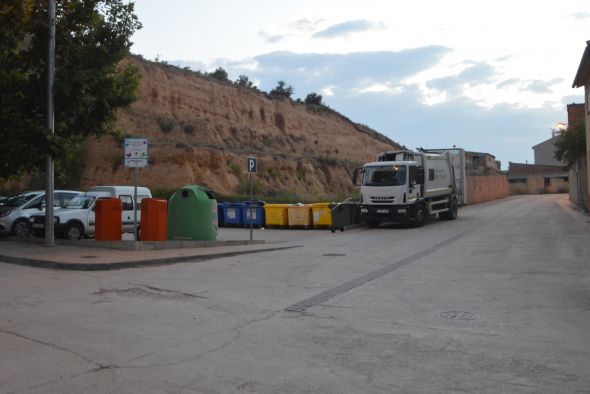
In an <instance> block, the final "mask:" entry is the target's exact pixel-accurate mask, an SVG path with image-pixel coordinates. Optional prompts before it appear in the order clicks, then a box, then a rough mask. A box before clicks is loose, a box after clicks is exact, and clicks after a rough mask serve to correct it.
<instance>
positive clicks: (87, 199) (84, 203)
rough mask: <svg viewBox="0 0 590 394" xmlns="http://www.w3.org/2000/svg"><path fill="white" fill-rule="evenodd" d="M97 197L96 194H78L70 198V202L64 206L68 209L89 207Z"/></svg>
mask: <svg viewBox="0 0 590 394" xmlns="http://www.w3.org/2000/svg"><path fill="white" fill-rule="evenodd" d="M95 198H96V197H94V196H76V197H74V198H72V199H71V200H70V202H69V203H67V204H66V206H64V208H68V209H87V208H89V207H90V205H92V202H93V201H94V199H95Z"/></svg>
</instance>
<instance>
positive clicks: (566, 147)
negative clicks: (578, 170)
mask: <svg viewBox="0 0 590 394" xmlns="http://www.w3.org/2000/svg"><path fill="white" fill-rule="evenodd" d="M585 155H586V125H585V123H584V122H577V123H576V124H574V125H568V128H567V130H565V131H564V132H563V133H561V135H560V136H559V137H558V138H557V141H555V158H556V159H557V160H559V161H563V162H565V163H566V166H567V168H568V169H569V168H571V167H572V166H573V165H574V164H575V163H576V161H577V160H578V159H579V158H581V157H583V156H585Z"/></svg>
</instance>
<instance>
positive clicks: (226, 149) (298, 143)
mask: <svg viewBox="0 0 590 394" xmlns="http://www.w3.org/2000/svg"><path fill="white" fill-rule="evenodd" d="M129 61H130V62H132V63H134V64H136V65H137V66H138V67H139V69H140V71H141V75H142V79H141V83H140V88H139V94H140V99H139V101H137V102H136V103H135V104H133V105H132V106H131V107H130V108H129V109H127V110H125V111H122V112H121V113H120V114H119V115H118V127H119V128H120V130H121V134H120V135H119V136H118V137H112V136H108V137H103V138H100V139H92V140H89V141H88V142H87V144H86V148H85V150H86V152H85V158H86V160H85V162H86V165H85V168H84V170H83V175H82V179H81V187H82V188H83V189H86V188H88V187H90V186H92V185H96V184H131V183H132V181H133V174H132V171H131V170H129V169H127V168H125V167H124V166H123V165H122V157H123V144H122V141H123V138H124V137H125V136H138V137H139V136H141V137H145V138H148V140H149V163H150V164H149V166H148V167H147V168H145V169H142V170H141V171H140V183H141V184H143V185H146V186H148V187H150V188H152V189H158V188H160V189H163V188H167V189H171V188H178V187H181V186H183V185H185V184H190V183H198V184H202V183H206V184H208V185H209V187H211V188H212V189H213V190H214V191H215V192H217V193H220V194H222V195H225V196H231V195H239V194H241V195H245V194H246V190H247V179H248V177H247V173H246V168H245V167H246V157H248V156H255V157H257V158H258V173H257V174H256V175H255V178H254V179H255V182H254V187H255V192H257V194H258V195H261V196H266V197H280V196H293V195H297V196H301V197H305V198H314V197H334V196H337V195H342V194H347V193H350V192H351V191H352V187H351V182H350V174H351V171H352V169H353V168H354V167H355V166H358V165H359V164H361V163H363V162H366V161H371V160H373V159H374V158H375V156H376V154H377V153H378V152H381V151H384V150H391V149H397V148H399V146H398V145H397V144H396V143H394V142H393V141H391V140H389V139H388V138H386V137H384V136H383V135H381V134H379V133H377V132H375V131H374V130H371V129H369V128H367V127H365V126H362V125H358V124H355V123H352V122H351V121H350V120H348V119H347V118H345V117H343V116H342V115H340V114H338V113H336V112H334V111H332V110H330V109H327V108H324V107H317V106H309V105H306V104H304V103H301V102H294V101H291V100H288V99H277V98H274V99H270V98H269V97H268V96H267V95H266V94H264V93H263V92H259V91H256V90H253V89H247V88H241V87H237V86H234V85H233V84H231V83H229V82H221V81H217V80H214V79H212V78H209V77H205V76H202V75H199V74H196V73H194V72H191V71H186V70H182V69H179V68H176V67H172V66H167V65H163V64H159V63H153V62H148V61H145V60H142V59H139V58H136V57H132V58H130V60H129Z"/></svg>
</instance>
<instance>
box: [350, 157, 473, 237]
mask: <svg viewBox="0 0 590 394" xmlns="http://www.w3.org/2000/svg"><path fill="white" fill-rule="evenodd" d="M359 180H360V186H361V203H360V211H361V220H362V221H364V222H365V223H366V224H367V225H368V226H370V227H377V226H379V224H380V223H384V222H396V221H409V222H412V223H414V225H415V226H417V227H420V226H422V225H424V223H426V221H427V220H428V219H429V218H430V217H431V216H433V215H436V214H438V216H439V218H440V219H442V220H455V219H456V218H457V213H458V209H459V206H460V205H464V204H466V203H467V194H466V177H465V151H464V150H463V149H458V148H452V149H419V150H418V151H416V152H414V151H411V150H400V151H389V152H383V153H381V154H380V155H379V156H378V157H377V161H375V162H372V163H366V164H364V165H363V166H362V167H361V168H357V169H356V170H355V171H354V174H353V183H354V184H355V185H357V183H358V181H359Z"/></svg>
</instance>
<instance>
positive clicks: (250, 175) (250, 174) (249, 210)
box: [248, 172, 253, 241]
mask: <svg viewBox="0 0 590 394" xmlns="http://www.w3.org/2000/svg"><path fill="white" fill-rule="evenodd" d="M248 176H249V178H250V206H249V208H248V212H249V213H250V241H252V216H253V215H252V173H251V172H249V173H248Z"/></svg>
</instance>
